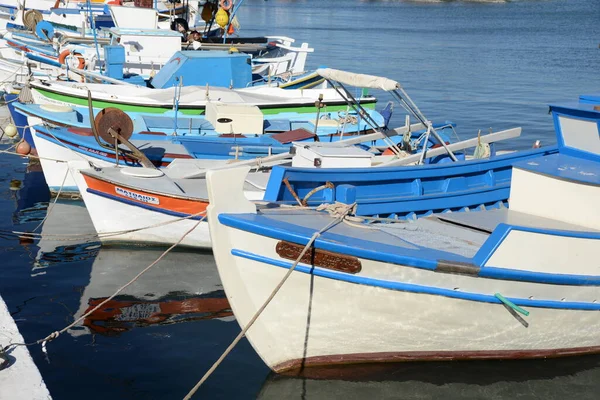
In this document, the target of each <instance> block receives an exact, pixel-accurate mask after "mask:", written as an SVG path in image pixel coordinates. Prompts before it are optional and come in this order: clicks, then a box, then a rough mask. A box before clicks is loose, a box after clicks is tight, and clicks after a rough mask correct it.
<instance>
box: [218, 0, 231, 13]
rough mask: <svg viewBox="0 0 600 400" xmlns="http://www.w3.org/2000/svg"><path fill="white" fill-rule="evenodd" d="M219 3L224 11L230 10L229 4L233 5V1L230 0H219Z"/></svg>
mask: <svg viewBox="0 0 600 400" xmlns="http://www.w3.org/2000/svg"><path fill="white" fill-rule="evenodd" d="M219 5H220V6H221V8H222V9H223V10H225V11H229V10H231V6H233V1H231V0H220V1H219Z"/></svg>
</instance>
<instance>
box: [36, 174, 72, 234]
mask: <svg viewBox="0 0 600 400" xmlns="http://www.w3.org/2000/svg"><path fill="white" fill-rule="evenodd" d="M67 176H69V170H68V169H67V170H66V171H65V176H64V177H63V180H62V183H61V184H60V188H59V189H58V193H57V194H56V197H55V198H54V201H53V202H52V207H50V204H49V205H48V208H47V210H48V211H46V215H45V216H44V219H42V220H41V221H40V223H39V224H38V225H37V226H36V227H35V228H33V232H35V231H37V230H38V229H39V228H40V227H41V226H42V225H43V224H44V222H45V221H46V220H47V219H48V217H49V216H50V213H51V212H52V210H53V209H54V206H55V205H56V202H57V201H58V198H59V197H60V194H61V192H62V190H63V187H64V186H65V182H66V181H67Z"/></svg>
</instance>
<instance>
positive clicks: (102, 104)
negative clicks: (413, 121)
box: [35, 87, 376, 115]
mask: <svg viewBox="0 0 600 400" xmlns="http://www.w3.org/2000/svg"><path fill="white" fill-rule="evenodd" d="M35 90H37V91H38V93H40V94H41V95H43V96H44V97H47V98H48V99H51V100H54V101H60V102H63V103H69V104H74V105H78V106H84V107H87V106H88V102H87V98H80V97H76V96H70V95H64V94H59V93H55V92H51V91H48V90H44V89H41V88H37V87H36V88H35ZM375 102H376V100H369V101H366V102H364V103H361V105H362V106H363V107H364V108H367V109H375ZM92 104H93V106H94V107H95V108H106V107H116V108H119V109H121V110H123V111H129V112H140V113H148V114H163V113H165V112H168V111H172V110H173V108H172V107H156V106H143V105H132V104H123V103H116V102H115V103H112V102H110V101H101V100H92ZM258 107H259V108H260V110H261V111H262V113H263V114H265V115H272V114H279V113H283V112H297V113H300V114H302V113H314V112H316V111H317V109H316V108H315V106H314V104H307V105H296V106H288V107H261V106H258ZM346 108H347V106H346V105H345V104H337V105H328V106H326V107H325V108H324V110H322V111H321V112H322V113H324V112H334V111H342V110H343V111H345V110H346ZM179 111H180V112H181V113H182V114H187V115H201V114H203V113H204V106H199V107H198V108H180V109H179Z"/></svg>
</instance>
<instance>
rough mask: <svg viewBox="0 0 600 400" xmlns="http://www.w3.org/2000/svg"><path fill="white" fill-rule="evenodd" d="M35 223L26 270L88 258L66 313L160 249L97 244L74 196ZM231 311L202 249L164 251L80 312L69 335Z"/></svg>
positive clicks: (218, 315)
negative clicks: (33, 249)
mask: <svg viewBox="0 0 600 400" xmlns="http://www.w3.org/2000/svg"><path fill="white" fill-rule="evenodd" d="M45 218H46V219H45V220H44V221H43V225H42V227H41V231H40V233H41V239H40V240H39V242H38V249H39V250H38V253H37V256H36V259H35V262H34V263H33V267H32V275H36V274H40V273H41V272H42V271H45V270H46V269H47V268H50V267H53V266H55V265H56V266H64V265H65V263H72V262H81V261H85V260H90V261H92V262H91V268H90V270H89V282H88V284H87V285H85V286H84V287H82V288H80V289H79V290H80V292H81V298H80V302H79V307H78V310H77V311H76V312H75V313H74V315H73V318H74V319H78V318H79V317H81V316H82V315H84V314H86V313H87V312H89V311H91V310H92V309H93V308H95V307H96V306H97V305H99V304H100V303H102V302H103V301H104V300H106V299H108V298H109V297H110V296H111V295H112V294H113V293H115V292H116V291H117V290H118V289H119V288H120V287H122V286H124V285H125V284H126V283H127V282H129V281H130V280H131V279H132V278H133V277H135V276H136V275H138V274H139V273H140V272H142V270H144V269H145V268H146V267H148V266H149V265H150V264H152V263H153V262H154V261H155V260H156V259H157V258H159V257H160V256H161V254H162V253H163V252H164V251H165V249H163V248H155V247H132V246H128V247H119V246H108V247H107V246H105V247H102V246H101V245H100V242H99V241H98V240H97V238H96V236H95V230H94V227H93V224H92V221H91V219H90V217H89V214H88V212H87V210H86V208H85V206H84V204H83V203H82V202H80V201H73V200H59V201H57V202H55V203H52V204H50V206H49V207H48V212H47V214H46V216H45ZM231 316H232V313H231V310H230V308H229V303H228V302H227V299H226V298H225V294H224V292H223V291H222V287H221V282H220V280H219V276H218V273H217V269H216V265H215V263H214V258H213V256H212V254H210V253H199V252H190V251H179V250H172V251H171V252H169V253H168V254H167V255H166V256H165V257H164V258H163V259H162V260H161V261H160V262H159V263H158V264H156V265H154V266H153V267H152V268H151V269H150V270H148V271H147V272H146V273H144V275H142V276H141V277H139V278H138V279H137V280H136V281H135V282H133V283H132V284H131V285H129V286H128V287H127V288H125V289H124V290H122V291H121V292H120V293H119V294H118V295H117V296H116V297H114V298H112V299H110V300H109V301H108V302H107V303H106V304H104V305H103V306H102V307H101V308H100V309H98V310H96V311H95V312H93V313H92V314H91V315H89V316H87V317H86V318H85V319H84V320H83V323H82V325H81V326H78V327H75V328H73V329H71V330H70V331H69V332H70V333H71V335H73V336H80V335H84V334H101V335H105V336H118V335H119V334H121V333H123V332H126V331H129V330H131V329H133V328H134V327H146V326H150V325H157V324H174V323H180V322H186V321H195V320H203V319H212V318H229V317H231Z"/></svg>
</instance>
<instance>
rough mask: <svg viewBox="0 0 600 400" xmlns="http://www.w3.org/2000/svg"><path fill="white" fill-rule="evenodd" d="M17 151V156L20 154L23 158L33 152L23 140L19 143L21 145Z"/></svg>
mask: <svg viewBox="0 0 600 400" xmlns="http://www.w3.org/2000/svg"><path fill="white" fill-rule="evenodd" d="M16 151H17V154H20V155H22V156H26V155H27V154H29V153H30V152H31V146H30V145H29V143H27V142H26V141H24V140H21V141H20V142H19V144H18V145H17V150H16Z"/></svg>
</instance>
